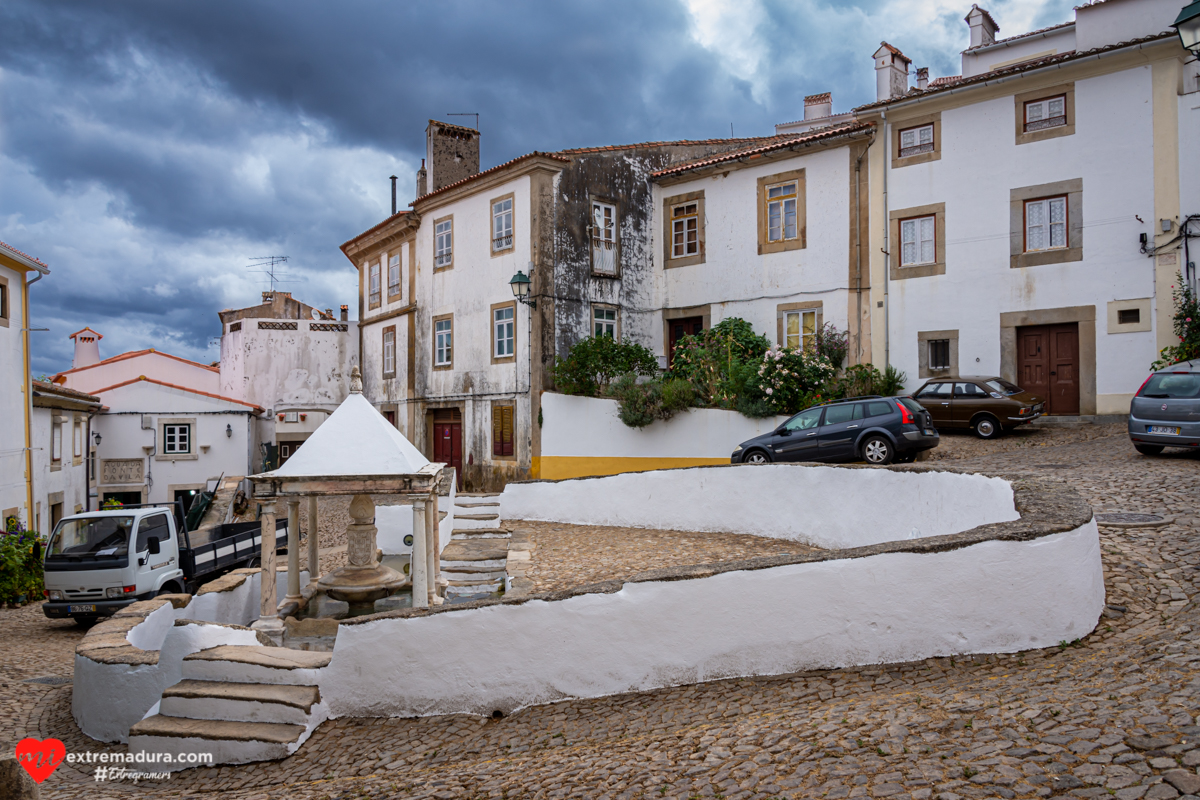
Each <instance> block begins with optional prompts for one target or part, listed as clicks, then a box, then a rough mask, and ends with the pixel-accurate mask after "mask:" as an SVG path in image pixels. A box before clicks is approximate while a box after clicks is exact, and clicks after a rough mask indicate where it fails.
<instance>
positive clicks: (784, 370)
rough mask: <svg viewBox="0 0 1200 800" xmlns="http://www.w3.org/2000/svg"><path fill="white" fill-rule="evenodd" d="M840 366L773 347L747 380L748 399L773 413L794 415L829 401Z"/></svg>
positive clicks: (798, 351) (801, 352) (815, 355)
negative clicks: (829, 386)
mask: <svg viewBox="0 0 1200 800" xmlns="http://www.w3.org/2000/svg"><path fill="white" fill-rule="evenodd" d="M836 374H837V367H835V366H834V365H833V363H832V362H831V361H830V360H829V358H828V357H826V356H824V355H821V354H819V353H813V352H805V351H804V350H801V349H795V350H786V349H784V348H782V347H779V346H778V345H772V346H771V347H770V348H768V349H767V351H766V352H765V353H763V355H762V359H761V360H760V362H759V364H758V367H757V370H756V371H755V373H754V375H752V376H751V377H750V378H749V379H748V380H747V381H746V391H745V394H746V395H747V399H748V400H750V401H751V402H753V403H754V404H755V405H758V406H760V407H762V408H763V410H766V408H768V407H769V409H770V413H772V414H794V413H796V412H797V411H802V410H804V409H805V408H808V407H809V406H811V405H814V404H815V403H820V402H823V401H825V400H827V399H829V396H830V390H829V388H828V385H829V384H830V383H831V382H832V380H833V377H834V375H836Z"/></svg>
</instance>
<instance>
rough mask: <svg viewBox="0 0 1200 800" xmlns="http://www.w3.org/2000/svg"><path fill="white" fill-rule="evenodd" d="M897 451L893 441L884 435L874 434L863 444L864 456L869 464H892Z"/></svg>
mask: <svg viewBox="0 0 1200 800" xmlns="http://www.w3.org/2000/svg"><path fill="white" fill-rule="evenodd" d="M895 452H896V451H895V450H894V449H893V448H892V443H891V442H889V441H888V440H887V439H884V438H883V437H882V436H872V437H871V438H870V439H867V440H866V441H865V442H863V446H862V457H863V460H864V461H866V462H867V463H868V464H890V463H892V459H893V458H894V457H895Z"/></svg>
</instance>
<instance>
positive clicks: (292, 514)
mask: <svg viewBox="0 0 1200 800" xmlns="http://www.w3.org/2000/svg"><path fill="white" fill-rule="evenodd" d="M287 507H288V520H287V543H288V562H287V566H288V575H287V600H294V601H296V602H299V600H300V499H299V498H294V497H289V498H288V501H287Z"/></svg>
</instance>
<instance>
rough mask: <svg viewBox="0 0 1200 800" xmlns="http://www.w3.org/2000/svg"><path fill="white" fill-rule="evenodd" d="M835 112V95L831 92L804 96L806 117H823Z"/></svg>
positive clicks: (807, 118)
mask: <svg viewBox="0 0 1200 800" xmlns="http://www.w3.org/2000/svg"><path fill="white" fill-rule="evenodd" d="M832 114H833V95H832V94H830V93H829V92H823V93H821V94H810V95H809V96H808V97H806V98H804V119H805V120H810V119H821V118H822V117H828V116H830V115H832Z"/></svg>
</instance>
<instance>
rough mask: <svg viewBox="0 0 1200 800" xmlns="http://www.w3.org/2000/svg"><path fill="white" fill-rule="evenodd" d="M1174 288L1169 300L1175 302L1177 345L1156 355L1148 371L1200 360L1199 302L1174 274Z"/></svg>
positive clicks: (1193, 293) (1181, 277) (1190, 288)
mask: <svg viewBox="0 0 1200 800" xmlns="http://www.w3.org/2000/svg"><path fill="white" fill-rule="evenodd" d="M1175 280H1176V281H1178V283H1177V284H1176V286H1172V287H1171V298H1172V299H1173V300H1174V301H1175V317H1174V320H1173V322H1174V329H1175V335H1176V336H1177V337H1179V344H1177V345H1171V346H1168V347H1164V348H1163V349H1162V352H1161V353H1159V354H1158V360H1157V361H1155V362H1154V363H1153V364H1151V365H1150V369H1152V370H1159V369H1166V368H1167V367H1169V366H1171V365H1172V364H1178V363H1179V362H1180V361H1190V360H1192V359H1193V358H1200V302H1198V301H1197V298H1196V294H1195V292H1193V291H1192V287H1190V286H1188V285H1187V284H1185V283H1184V282H1183V276H1182V275H1180V274H1176V276H1175Z"/></svg>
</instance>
